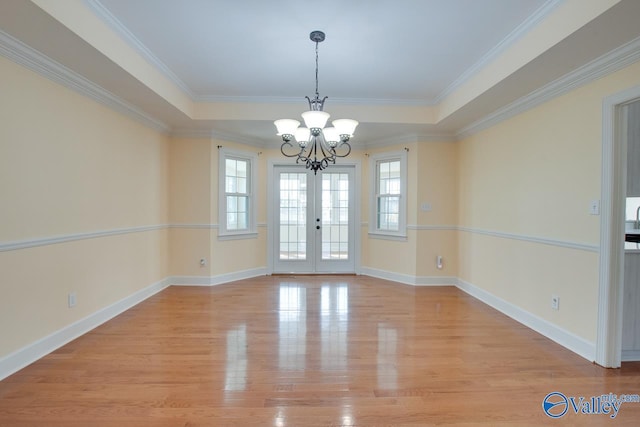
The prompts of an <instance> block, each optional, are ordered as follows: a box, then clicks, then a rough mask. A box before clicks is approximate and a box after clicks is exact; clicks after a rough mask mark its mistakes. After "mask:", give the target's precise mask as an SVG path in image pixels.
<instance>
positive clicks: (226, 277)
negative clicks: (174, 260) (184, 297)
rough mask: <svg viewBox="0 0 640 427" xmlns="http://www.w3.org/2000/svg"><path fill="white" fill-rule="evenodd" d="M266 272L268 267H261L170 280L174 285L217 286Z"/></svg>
mask: <svg viewBox="0 0 640 427" xmlns="http://www.w3.org/2000/svg"><path fill="white" fill-rule="evenodd" d="M266 274H267V269H266V267H261V268H252V269H250V270H243V271H236V272H233V273H225V274H219V275H217V276H171V277H170V278H169V282H170V284H171V285H172V286H215V285H221V284H223V283H229V282H235V281H237V280H244V279H251V278H252V277H258V276H265V275H266Z"/></svg>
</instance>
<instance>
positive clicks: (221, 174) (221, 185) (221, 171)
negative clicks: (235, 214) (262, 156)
mask: <svg viewBox="0 0 640 427" xmlns="http://www.w3.org/2000/svg"><path fill="white" fill-rule="evenodd" d="M228 158H233V159H239V160H246V161H248V163H249V219H248V220H249V223H248V224H247V225H248V228H247V229H246V230H228V229H227V197H226V187H225V181H226V178H225V172H226V159H228ZM257 175H258V156H257V154H254V153H250V152H247V151H238V150H229V149H225V148H223V147H221V148H220V149H219V150H218V222H219V224H220V225H219V227H218V240H236V239H254V238H257V237H258V231H257V229H256V225H257V221H256V218H257V212H256V211H257V209H256V200H257V198H256V190H257V186H256V182H257Z"/></svg>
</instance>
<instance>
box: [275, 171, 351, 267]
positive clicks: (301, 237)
mask: <svg viewBox="0 0 640 427" xmlns="http://www.w3.org/2000/svg"><path fill="white" fill-rule="evenodd" d="M270 175H271V178H270V179H271V183H270V188H271V189H272V196H273V197H271V198H270V200H271V203H272V207H271V212H272V215H271V217H272V221H270V223H271V224H273V233H272V234H271V238H270V243H269V244H270V247H271V254H272V255H271V258H272V266H273V269H272V271H273V272H274V273H306V274H309V273H355V272H356V223H355V221H356V215H355V211H356V197H355V194H356V179H355V176H356V174H355V166H331V167H330V168H328V169H327V170H325V171H323V172H321V173H318V174H317V175H316V174H314V173H313V172H312V171H310V170H307V169H306V168H305V167H304V166H297V165H293V166H291V165H288V166H282V165H274V166H273V170H272V173H271V174H270Z"/></svg>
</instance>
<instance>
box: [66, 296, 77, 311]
mask: <svg viewBox="0 0 640 427" xmlns="http://www.w3.org/2000/svg"><path fill="white" fill-rule="evenodd" d="M67 302H68V303H69V308H71V307H75V306H76V302H77V301H76V293H75V292H69V295H67Z"/></svg>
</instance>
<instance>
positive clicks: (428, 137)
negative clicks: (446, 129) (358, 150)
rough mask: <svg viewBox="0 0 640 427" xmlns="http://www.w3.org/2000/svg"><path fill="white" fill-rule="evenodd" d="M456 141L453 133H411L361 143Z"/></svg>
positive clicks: (365, 146) (367, 145) (381, 145)
mask: <svg viewBox="0 0 640 427" xmlns="http://www.w3.org/2000/svg"><path fill="white" fill-rule="evenodd" d="M455 141H457V139H456V136H455V135H454V134H448V133H442V134H413V135H404V136H398V137H390V138H381V139H376V140H372V141H367V142H364V143H363V144H362V147H363V148H378V147H387V146H390V145H396V144H414V143H419V142H455Z"/></svg>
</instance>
